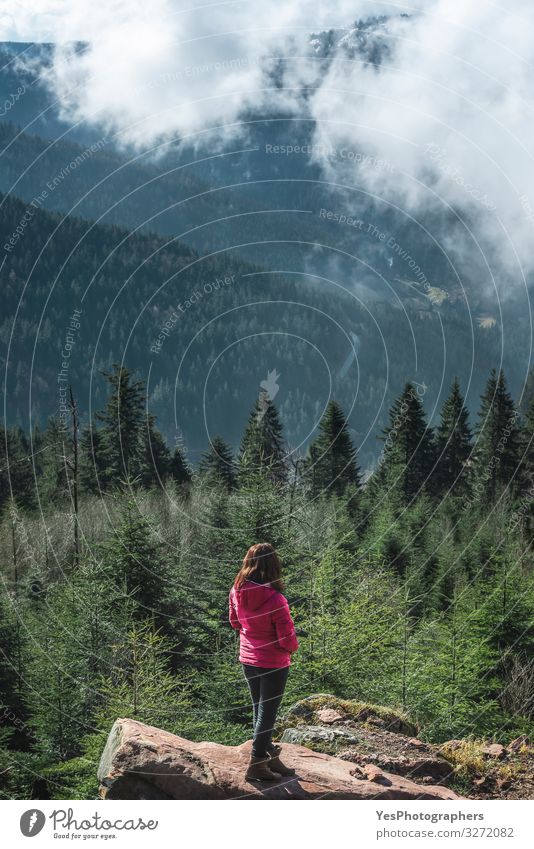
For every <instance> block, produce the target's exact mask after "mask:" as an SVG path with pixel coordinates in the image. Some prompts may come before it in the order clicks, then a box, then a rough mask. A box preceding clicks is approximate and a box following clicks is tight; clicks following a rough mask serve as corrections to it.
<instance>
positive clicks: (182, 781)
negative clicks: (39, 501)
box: [98, 719, 460, 800]
mask: <svg viewBox="0 0 534 849" xmlns="http://www.w3.org/2000/svg"><path fill="white" fill-rule="evenodd" d="M249 757H250V742H247V743H244V744H243V745H242V746H221V745H219V744H218V743H194V742H191V741H190V740H186V739H184V738H183V737H177V736H175V735H174V734H169V733H168V732H167V731H162V730H161V729H159V728H152V727H151V726H149V725H143V724H142V723H140V722H136V721H135V720H131V719H118V720H117V721H116V722H115V724H114V726H113V728H112V729H111V732H110V735H109V737H108V741H107V743H106V747H105V749H104V752H103V754H102V758H101V761H100V766H99V770H98V778H99V780H100V785H101V789H100V795H101V796H102V797H104V798H108V799H431V800H432V799H433V800H439V799H458V798H460V797H459V796H457V795H456V793H454V792H453V791H452V790H450V789H449V788H446V787H438V786H429V785H425V786H421V785H418V784H415V783H414V782H413V781H410V780H409V779H407V778H403V777H401V776H399V775H392V774H387V773H382V772H380V771H379V772H380V776H381V778H380V781H381V782H382V781H383V782H384V783H383V784H382V783H376V779H377V777H378V776H377V775H375V777H374V780H372V781H370V780H369V778H368V777H367V776H366V775H365V772H364V770H365V767H364V768H363V769H362V773H363V777H356V776H355V775H354V774H353V772H354V764H351V763H350V762H348V761H342V760H340V759H339V758H336V757H332V756H331V755H325V754H322V753H319V752H312V751H310V749H307V748H304V747H303V746H297V745H292V744H286V745H284V746H283V757H284V762H285V763H287V765H288V766H292V767H294V769H295V770H296V774H295V776H293V777H290V778H282V779H280V781H278V782H265V783H260V782H254V783H251V782H247V781H245V770H246V766H247V763H248V760H249ZM375 769H376V768H375V767H373V770H375ZM369 772H372V770H370V771H369ZM373 774H374V773H373Z"/></svg>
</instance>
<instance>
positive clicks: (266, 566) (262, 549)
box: [234, 542, 284, 592]
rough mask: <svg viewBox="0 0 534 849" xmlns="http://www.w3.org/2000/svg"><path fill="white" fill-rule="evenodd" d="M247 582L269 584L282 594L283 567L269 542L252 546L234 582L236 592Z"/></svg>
mask: <svg viewBox="0 0 534 849" xmlns="http://www.w3.org/2000/svg"><path fill="white" fill-rule="evenodd" d="M245 581H254V582H255V583H256V584H269V585H270V586H271V587H272V588H273V590H277V591H278V592H282V590H283V589H284V582H283V581H282V566H281V564H280V560H279V558H278V555H277V553H276V551H275V550H274V548H273V546H272V545H271V544H270V543H269V542H259V543H257V544H256V545H251V546H250V548H249V550H248V551H247V553H246V554H245V557H244V559H243V565H242V566H241V569H240V570H239V572H238V573H237V576H236V579H235V581H234V587H235V589H236V590H240V589H241V587H242V586H243V584H244V583H245Z"/></svg>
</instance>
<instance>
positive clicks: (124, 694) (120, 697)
mask: <svg viewBox="0 0 534 849" xmlns="http://www.w3.org/2000/svg"><path fill="white" fill-rule="evenodd" d="M170 650H171V647H170V644H169V641H168V640H167V639H165V637H164V636H163V635H161V634H160V633H158V632H157V631H155V630H154V629H153V628H152V626H151V625H150V624H149V623H146V622H141V623H136V624H134V625H133V626H132V627H131V628H130V629H129V630H128V632H127V633H126V634H124V635H123V636H122V637H121V638H120V639H119V640H118V641H117V642H116V643H115V644H114V645H113V646H112V652H113V654H112V660H111V668H110V671H109V674H108V675H107V676H102V678H101V679H100V682H99V686H98V689H99V695H100V701H101V706H100V707H99V709H98V711H97V717H96V725H97V728H99V729H100V731H101V732H102V733H103V734H107V733H109V729H110V727H111V726H112V725H113V723H114V722H115V720H116V718H117V717H118V716H128V717H131V718H132V719H137V720H139V721H140V722H145V723H146V724H148V725H154V726H160V727H162V728H165V729H167V730H169V731H171V732H172V731H174V732H179V733H181V734H183V733H184V728H187V725H186V721H187V719H188V717H189V714H190V710H191V707H190V701H189V694H188V688H187V685H186V684H184V682H183V680H182V681H180V680H179V679H177V678H176V676H174V675H172V674H171V672H170V671H169V654H170Z"/></svg>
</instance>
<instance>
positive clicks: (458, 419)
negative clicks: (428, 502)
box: [432, 378, 471, 496]
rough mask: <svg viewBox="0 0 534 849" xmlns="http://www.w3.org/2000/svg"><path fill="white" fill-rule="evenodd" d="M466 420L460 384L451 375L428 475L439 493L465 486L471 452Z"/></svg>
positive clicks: (458, 490) (459, 492)
mask: <svg viewBox="0 0 534 849" xmlns="http://www.w3.org/2000/svg"><path fill="white" fill-rule="evenodd" d="M468 420H469V413H468V412H467V409H466V407H465V404H464V399H463V397H462V395H461V393H460V384H459V383H458V380H457V378H454V382H453V384H452V388H451V393H450V395H449V397H448V398H447V400H446V401H445V403H444V404H443V407H442V409H441V420H440V423H439V425H438V427H437V430H436V454H437V458H436V468H435V470H434V473H433V476H432V477H433V480H434V487H433V488H434V490H435V492H436V494H438V495H439V496H443V495H446V494H447V493H451V494H454V495H462V494H464V493H465V492H466V491H467V490H468V488H469V481H468V465H467V464H468V460H469V455H470V453H471V429H470V427H469V423H468Z"/></svg>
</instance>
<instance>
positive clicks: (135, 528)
mask: <svg viewBox="0 0 534 849" xmlns="http://www.w3.org/2000/svg"><path fill="white" fill-rule="evenodd" d="M162 549H163V545H162V544H161V543H159V542H157V541H156V540H155V539H154V536H153V531H152V528H151V527H150V524H149V522H148V521H147V519H146V518H145V517H144V516H143V515H142V514H141V512H140V509H139V506H138V505H137V504H136V502H135V501H134V500H133V499H132V498H127V499H126V502H125V503H124V504H123V505H122V506H121V515H120V519H119V521H118V522H117V524H116V526H115V528H114V531H113V536H112V537H111V539H110V540H109V541H108V542H107V543H106V544H105V545H104V548H103V554H104V559H105V563H106V564H107V566H108V570H109V574H110V575H112V576H113V578H114V580H115V583H116V586H117V588H118V589H120V590H122V592H123V594H124V597H125V598H128V599H131V600H132V601H135V603H136V605H137V610H136V616H137V618H141V619H149V618H150V617H152V618H153V620H154V622H155V623H156V624H157V625H158V626H161V625H165V624H166V617H167V613H168V611H167V609H166V603H165V599H166V597H167V596H168V591H169V566H168V562H167V559H166V557H165V555H164V553H163V550H162Z"/></svg>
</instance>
